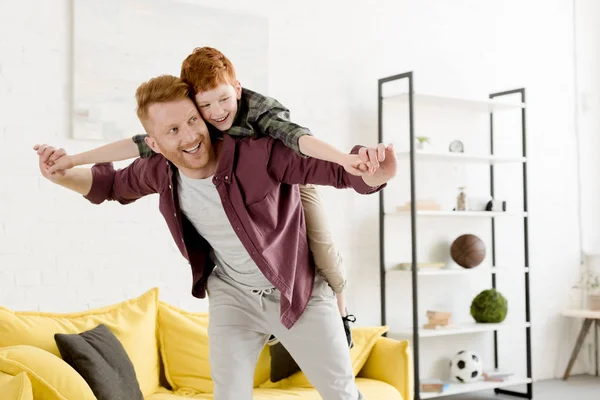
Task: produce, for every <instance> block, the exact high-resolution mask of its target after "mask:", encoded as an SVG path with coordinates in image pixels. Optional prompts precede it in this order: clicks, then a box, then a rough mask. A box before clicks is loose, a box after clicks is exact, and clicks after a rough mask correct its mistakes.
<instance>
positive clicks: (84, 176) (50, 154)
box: [33, 144, 93, 196]
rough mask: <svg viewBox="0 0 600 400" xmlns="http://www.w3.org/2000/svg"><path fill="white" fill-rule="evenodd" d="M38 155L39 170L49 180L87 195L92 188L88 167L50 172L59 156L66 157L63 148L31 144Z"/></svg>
mask: <svg viewBox="0 0 600 400" xmlns="http://www.w3.org/2000/svg"><path fill="white" fill-rule="evenodd" d="M33 150H35V151H36V152H37V154H38V157H39V160H38V162H39V165H40V172H41V173H42V175H43V176H44V178H46V179H48V180H49V181H51V182H53V183H56V184H57V185H61V186H64V187H66V188H67V189H71V190H73V191H75V192H77V193H79V194H82V195H84V196H85V195H87V194H88V193H89V192H90V190H91V188H92V182H93V177H92V170H91V169H88V168H73V169H69V170H68V171H67V170H60V169H59V170H58V171H56V172H50V169H51V167H52V166H53V165H55V163H56V162H57V161H60V159H61V158H64V157H66V154H67V153H66V152H65V151H64V150H63V149H55V148H54V147H52V146H48V145H47V144H36V145H35V146H33Z"/></svg>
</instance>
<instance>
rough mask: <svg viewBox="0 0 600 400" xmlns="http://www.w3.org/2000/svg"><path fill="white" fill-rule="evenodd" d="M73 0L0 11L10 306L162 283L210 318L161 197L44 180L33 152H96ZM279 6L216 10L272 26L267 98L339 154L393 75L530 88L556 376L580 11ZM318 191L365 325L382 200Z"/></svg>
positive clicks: (428, 84) (449, 84) (516, 5)
mask: <svg viewBox="0 0 600 400" xmlns="http://www.w3.org/2000/svg"><path fill="white" fill-rule="evenodd" d="M68 3H69V1H68V0H56V1H51V2H50V1H35V0H22V1H20V2H16V1H9V0H0V149H1V151H2V156H1V157H0V305H2V306H6V307H10V308H14V309H26V310H32V309H33V310H35V309H39V310H47V311H74V310H81V309H85V308H87V307H97V306H101V305H104V304H109V303H112V302H116V301H119V300H122V299H125V298H127V297H132V296H135V295H138V294H140V293H141V292H143V291H145V290H148V289H149V288H150V287H152V286H159V287H160V288H161V297H162V298H163V299H164V300H166V301H168V302H171V303H173V304H175V305H180V306H182V307H185V308H187V309H192V310H194V309H205V308H206V302H204V301H197V300H195V299H193V298H192V297H191V296H190V279H191V276H190V271H189V267H188V265H187V263H186V262H185V261H184V260H183V259H182V257H181V256H180V255H179V254H178V252H177V250H176V249H175V247H174V245H173V243H172V239H171V238H170V235H169V233H168V230H167V228H166V226H165V223H164V221H162V219H161V217H160V215H159V214H158V212H157V209H156V198H148V199H144V200H142V201H139V202H137V203H136V204H133V205H129V206H127V207H123V206H120V205H118V204H110V205H102V206H94V205H91V204H89V203H87V202H86V201H85V200H83V199H81V197H80V196H78V195H76V194H74V193H72V192H68V191H66V190H63V189H62V188H58V187H55V186H53V185H52V184H50V183H48V182H46V181H44V180H43V179H41V178H40V177H39V173H38V171H37V165H36V157H35V156H34V153H33V151H32V150H31V147H32V146H33V144H35V143H37V142H47V143H51V144H56V145H58V146H64V147H65V148H67V149H68V150H69V151H71V152H75V151H81V150H85V149H89V148H90V147H92V146H97V145H100V144H101V143H95V142H77V141H72V140H69V139H68V138H67V129H68V118H67V116H68V87H69V84H68V82H69V81H68V73H69V72H68V62H67V61H68V57H67V49H68V46H67V44H68V24H67V21H68V19H67V15H68V11H67V10H68V9H67V5H68ZM196 3H200V4H205V5H207V6H213V7H214V2H212V1H211V2H209V1H201V0H197V1H196ZM274 4H275V1H274V0H273V1H268V0H262V1H253V2H252V3H251V4H250V3H248V2H243V1H241V0H235V1H229V2H227V3H226V4H223V5H221V6H220V7H224V8H229V9H246V10H248V11H251V12H255V13H260V14H262V15H269V16H271V17H273V19H272V21H271V35H270V47H269V48H270V51H271V53H270V60H269V61H270V64H269V70H270V76H269V88H270V94H271V95H273V96H275V97H277V98H278V99H279V100H281V101H282V102H283V103H284V104H286V105H287V106H288V107H289V108H290V109H291V110H292V116H293V117H294V118H295V119H296V120H298V121H299V122H300V123H303V124H305V125H307V126H309V127H311V129H312V130H313V131H314V132H315V134H316V135H318V136H319V137H321V138H324V139H325V140H327V141H328V142H330V143H333V144H335V145H337V146H340V147H342V148H348V147H349V146H351V145H352V144H354V143H356V142H363V143H374V142H375V141H376V121H377V120H376V79H378V78H380V77H382V76H386V75H391V74H395V73H399V72H403V71H406V70H415V71H416V73H417V74H418V75H417V79H418V81H417V82H418V88H419V89H420V90H423V91H431V92H442V93H455V94H464V95H473V96H482V95H485V94H486V93H487V92H488V91H490V90H502V89H505V88H512V87H515V86H520V85H523V86H526V87H527V88H528V91H529V92H528V93H529V100H530V104H531V107H530V109H529V114H528V116H529V133H530V138H531V142H530V148H529V150H530V159H531V161H532V165H531V167H530V170H529V172H530V207H531V210H532V213H533V215H532V226H531V229H532V230H531V255H532V262H533V263H534V265H532V268H534V269H532V274H531V276H532V291H533V292H532V293H533V296H532V299H533V303H532V307H533V309H532V315H533V319H534V323H535V328H534V330H533V343H534V374H535V377H536V378H547V377H551V376H557V375H559V374H560V373H561V370H562V368H563V364H564V363H565V362H566V357H567V356H568V354H566V353H565V352H566V350H564V349H565V347H564V346H563V345H561V338H562V339H564V338H565V335H567V336H568V334H567V333H568V325H567V323H566V322H565V321H564V320H562V319H560V318H559V317H558V314H557V313H558V311H559V310H560V309H561V308H563V307H564V306H565V304H567V303H568V298H569V287H570V284H571V282H574V281H575V280H576V275H577V272H578V265H577V262H578V250H579V240H578V234H577V226H576V225H577V224H576V221H577V204H576V203H575V202H574V197H573V195H572V194H573V193H574V190H575V181H576V175H575V173H576V162H577V160H576V157H575V152H574V147H575V141H574V137H573V134H572V132H573V120H574V114H573V101H572V100H573V98H572V94H573V84H572V77H573V70H572V58H571V57H572V50H573V49H572V44H571V36H570V35H571V28H572V26H571V23H572V15H571V14H570V10H571V8H570V5H571V2H570V1H567V0H555V1H553V2H541V1H540V2H533V1H529V2H523V1H521V0H510V1H504V2H502V8H499V7H500V6H499V5H498V6H497V5H491V4H490V3H482V2H476V1H472V0H462V1H459V2H458V3H457V2H453V4H452V5H448V3H447V1H445V0H427V1H418V2H417V1H408V0H403V1H381V2H377V6H373V5H371V4H370V3H369V4H367V3H366V2H359V1H356V2H354V3H352V6H349V5H348V3H347V2H345V1H344V2H343V1H341V0H338V1H330V2H320V1H316V0H310V1H304V2H293V3H290V4H287V5H286V7H285V9H283V8H282V7H279V6H275V5H274ZM540 16H544V17H543V18H540ZM240 40H243V35H241V36H240ZM202 44H203V43H199V45H202ZM146 78H147V77H140V79H146ZM242 83H243V82H242ZM542 140H544V141H545V142H542ZM543 163H546V165H545V166H542V165H543ZM322 193H323V197H324V199H325V203H326V207H327V208H328V209H329V210H331V220H330V224H331V226H332V229H333V231H334V232H333V233H334V236H335V237H336V238H337V241H338V245H339V246H340V248H341V249H342V250H343V252H344V259H345V260H346V268H347V269H348V270H349V271H350V288H349V292H348V297H349V305H350V309H351V311H352V312H354V313H355V314H357V316H358V317H359V322H360V323H361V324H376V323H378V321H379V292H378V282H379V276H378V272H377V271H378V238H377V204H378V203H377V197H375V196H373V197H359V196H355V195H353V194H351V193H346V192H344V193H339V192H337V191H335V190H330V189H326V190H323V192H322ZM549 200H552V201H554V204H553V205H552V204H550V202H549ZM547 221H551V225H550V226H549V225H548V223H547ZM549 248H552V249H555V250H554V251H552V252H549V251H548V249H549ZM440 285H442V286H444V287H445V285H447V283H445V282H441V283H440ZM393 289H394V287H393V286H392V287H391V288H390V290H393ZM400 306H401V305H399V307H400ZM402 306H403V307H407V306H408V305H406V304H405V305H402ZM548 306H549V307H550V308H546V307H548ZM407 323H408V322H407ZM571 339H572V338H571Z"/></svg>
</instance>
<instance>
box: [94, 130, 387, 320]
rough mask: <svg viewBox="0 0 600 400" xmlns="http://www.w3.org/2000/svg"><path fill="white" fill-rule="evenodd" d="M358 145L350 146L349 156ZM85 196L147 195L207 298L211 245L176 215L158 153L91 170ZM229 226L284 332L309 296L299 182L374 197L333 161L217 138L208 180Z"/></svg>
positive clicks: (172, 189) (275, 144)
mask: <svg viewBox="0 0 600 400" xmlns="http://www.w3.org/2000/svg"><path fill="white" fill-rule="evenodd" d="M360 147H361V146H355V147H354V149H353V150H352V153H356V152H358V149H359V148H360ZM92 176H93V183H92V188H91V190H90V192H89V193H88V194H87V196H85V198H86V199H88V200H89V201H91V202H92V203H94V204H100V203H102V202H103V201H105V200H115V201H118V202H119V203H121V204H129V203H132V202H133V201H135V200H137V199H139V198H140V197H142V196H146V195H149V194H153V193H158V194H159V196H160V201H159V209H160V212H161V214H162V215H163V217H164V218H165V221H166V222H167V225H168V227H169V230H170V231H171V234H172V235H173V239H174V240H175V242H176V243H177V246H178V247H179V250H180V251H181V254H182V255H183V256H184V257H185V258H186V259H187V260H188V261H189V263H190V265H191V268H192V281H193V282H192V295H193V296H195V297H198V298H204V297H205V296H206V291H205V286H206V279H207V278H208V276H209V274H210V273H211V272H212V270H213V268H214V263H213V262H212V260H211V259H210V256H209V254H210V250H211V247H210V244H209V243H208V242H207V241H206V240H205V239H204V238H203V237H202V236H200V234H199V233H198V232H197V231H196V229H195V228H194V227H193V225H192V224H191V222H190V221H189V220H188V219H187V218H186V217H185V215H184V214H182V212H181V209H180V207H179V199H178V196H177V186H176V185H177V176H176V167H175V166H174V165H173V164H172V163H171V162H170V161H168V160H167V159H166V158H164V157H163V156H162V155H160V154H157V155H154V156H152V157H150V158H144V159H141V158H139V159H136V160H135V161H134V162H133V163H131V165H129V166H127V167H126V168H123V169H120V170H118V171H115V169H114V168H113V166H112V164H111V163H102V164H96V165H94V166H93V167H92ZM213 183H214V184H215V186H216V188H217V191H218V192H219V196H220V197H221V202H222V204H223V208H224V209H225V213H226V214H227V218H228V219H229V222H230V223H231V225H232V226H233V228H234V230H235V232H236V234H237V235H238V237H239V238H240V240H241V242H242V243H243V245H244V247H245V248H246V250H247V251H248V253H249V254H250V256H251V257H252V259H253V260H254V262H256V265H257V266H258V268H260V270H261V271H262V273H263V274H264V275H265V277H266V278H267V279H268V280H269V281H270V282H271V283H272V284H273V286H275V287H276V288H277V289H278V290H279V291H280V292H281V303H280V320H281V323H282V324H283V325H284V326H285V327H287V328H288V329H289V328H290V327H292V326H293V325H294V323H295V322H296V321H297V320H298V318H300V315H302V312H303V311H304V309H305V308H306V305H307V304H308V301H309V299H310V296H311V293H312V287H313V282H314V278H315V267H314V263H313V259H312V256H311V254H310V251H309V248H308V243H307V238H306V226H305V220H304V210H303V208H302V203H301V201H300V192H299V188H298V185H296V184H307V183H313V184H316V185H329V186H334V187H336V188H353V189H354V190H355V191H356V192H358V193H361V194H370V193H375V192H377V191H379V190H381V189H382V188H383V187H385V185H382V186H378V187H371V186H368V185H367V184H365V182H364V181H363V179H362V178H361V177H357V176H353V175H350V174H349V173H347V172H346V171H345V170H344V168H343V167H341V166H339V165H338V164H334V163H330V162H327V161H321V160H317V159H314V158H305V157H302V156H300V155H298V154H296V153H295V152H294V151H293V150H292V149H290V148H288V147H286V146H285V145H284V144H283V143H282V142H281V141H279V140H275V139H273V138H271V137H263V138H260V139H252V138H248V137H244V138H233V137H231V136H229V135H224V136H223V147H222V150H221V154H220V159H219V164H218V166H217V171H216V173H215V175H214V176H213Z"/></svg>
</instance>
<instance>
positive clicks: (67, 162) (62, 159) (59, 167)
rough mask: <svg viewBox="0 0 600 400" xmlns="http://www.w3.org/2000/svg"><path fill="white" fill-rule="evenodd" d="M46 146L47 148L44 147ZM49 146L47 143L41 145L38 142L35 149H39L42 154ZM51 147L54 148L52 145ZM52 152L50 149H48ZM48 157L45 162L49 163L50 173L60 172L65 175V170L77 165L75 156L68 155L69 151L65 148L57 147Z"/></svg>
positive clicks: (39, 153)
mask: <svg viewBox="0 0 600 400" xmlns="http://www.w3.org/2000/svg"><path fill="white" fill-rule="evenodd" d="M43 146H45V148H42V147H43ZM46 148H48V146H47V145H39V144H36V145H35V146H34V147H33V149H34V150H37V151H38V155H41V154H42V153H43V152H44V150H45V149H46ZM50 148H51V149H54V148H53V147H51V146H50ZM48 152H50V150H48ZM44 158H47V159H46V160H45V163H46V164H47V165H48V167H49V168H48V173H49V174H50V175H53V174H59V175H61V176H64V175H65V171H66V170H68V169H71V168H73V167H75V162H74V160H73V156H69V155H67V152H66V151H65V150H64V149H62V148H61V149H55V150H54V152H53V153H51V155H50V156H47V155H46V156H45V157H44Z"/></svg>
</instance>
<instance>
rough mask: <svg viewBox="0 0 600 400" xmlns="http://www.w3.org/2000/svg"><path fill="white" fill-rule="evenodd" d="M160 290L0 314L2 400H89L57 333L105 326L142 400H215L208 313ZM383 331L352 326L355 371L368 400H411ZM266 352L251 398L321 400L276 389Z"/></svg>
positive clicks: (406, 358) (311, 393) (403, 347)
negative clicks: (99, 303)
mask: <svg viewBox="0 0 600 400" xmlns="http://www.w3.org/2000/svg"><path fill="white" fill-rule="evenodd" d="M158 295H159V292H158V289H157V288H153V289H151V290H150V291H148V292H146V293H144V294H142V295H141V296H139V297H137V298H133V299H129V300H127V301H124V302H122V303H118V304H114V305H111V306H107V307H103V308H99V309H93V310H87V311H82V312H77V313H69V314H65V313H63V314H56V313H41V312H18V311H12V310H9V309H6V308H3V307H0V393H1V394H2V397H1V398H2V400H33V399H35V400H88V399H89V400H92V399H95V396H94V395H93V393H92V391H91V389H90V387H89V386H88V385H87V383H86V382H85V380H84V379H83V378H82V377H81V375H79V373H77V371H75V369H73V368H72V367H71V366H70V365H69V364H67V363H66V362H65V361H63V360H62V359H61V357H60V352H59V351H58V348H57V346H56V344H55V341H54V334H55V333H79V332H83V331H86V330H89V329H92V328H94V327H96V326H97V325H98V324H100V323H102V324H105V325H106V326H107V327H108V328H109V329H110V330H111V331H112V332H113V333H114V334H115V336H116V337H117V338H118V339H119V341H120V342H121V343H122V344H123V347H124V349H125V351H126V352H127V355H128V357H129V358H130V360H131V362H132V364H133V366H134V369H135V373H136V377H137V379H138V382H139V385H140V389H141V391H142V394H143V396H144V399H145V400H182V399H186V398H189V399H212V398H213V396H212V391H213V386H212V381H211V379H210V365H209V362H208V335H207V327H208V318H209V316H208V314H206V313H191V312H186V311H184V310H181V309H178V308H176V307H173V306H172V305H169V304H167V303H165V302H163V301H161V300H159V296H158ZM386 330H387V328H386V327H356V328H354V329H353V336H354V341H355V346H354V347H353V348H352V349H351V350H350V354H351V359H352V368H353V371H354V373H355V376H356V381H357V384H358V386H359V388H360V390H361V392H362V393H363V394H364V395H365V398H366V399H368V400H413V387H412V382H413V380H412V376H411V371H412V359H411V353H410V347H409V346H408V342H407V341H396V340H392V339H389V338H385V337H383V336H382V334H383V333H384V332H385V331H386ZM269 369H270V356H269V350H268V347H267V346H265V348H264V349H263V351H262V353H261V354H260V357H259V360H258V362H257V367H256V372H255V377H254V388H255V389H254V395H253V398H254V399H260V400H267V399H269V400H271V399H294V400H295V399H306V400H311V399H320V398H321V397H320V396H319V395H318V393H317V392H316V390H315V389H314V388H312V386H311V385H310V383H309V382H308V380H307V379H306V377H305V376H304V374H303V373H302V372H298V373H296V374H293V375H292V376H290V377H289V378H286V379H284V380H281V381H279V382H276V383H273V382H271V381H270V379H269V372H270V371H269Z"/></svg>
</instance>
